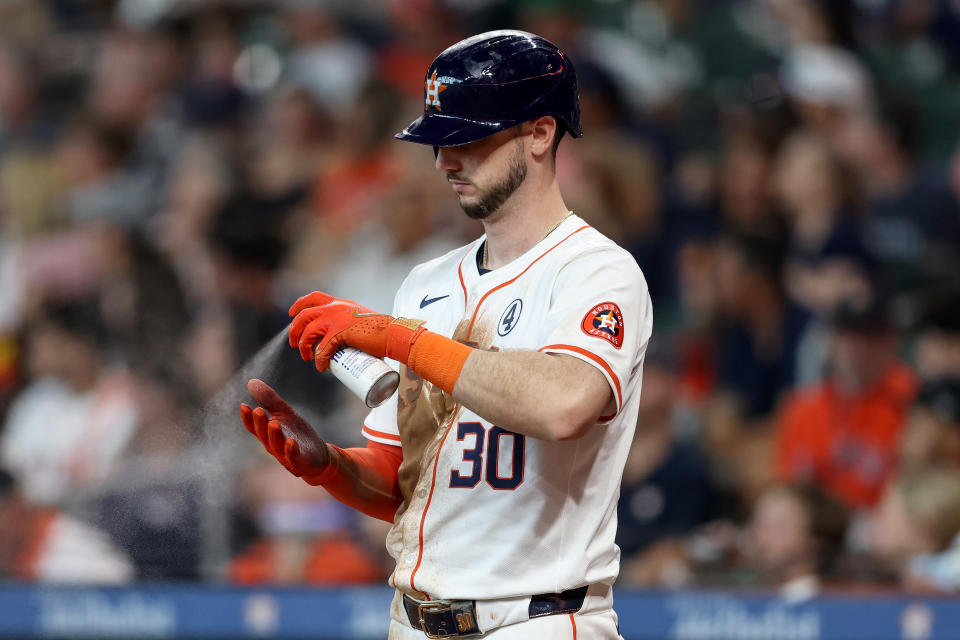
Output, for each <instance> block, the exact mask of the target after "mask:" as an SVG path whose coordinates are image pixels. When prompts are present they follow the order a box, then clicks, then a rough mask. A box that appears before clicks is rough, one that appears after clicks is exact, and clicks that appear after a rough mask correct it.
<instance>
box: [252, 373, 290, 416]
mask: <svg viewBox="0 0 960 640" xmlns="http://www.w3.org/2000/svg"><path fill="white" fill-rule="evenodd" d="M247 391H249V392H250V395H251V396H253V399H254V400H256V401H257V404H259V405H262V406H263V407H264V408H266V410H267V411H269V412H270V413H271V414H290V415H292V414H295V413H296V412H295V411H294V410H293V407H291V406H290V405H289V404H287V401H286V400H284V399H283V398H281V397H280V394H279V393H277V392H276V391H274V390H273V387H271V386H270V385H268V384H267V383H266V382H264V381H263V380H260V379H258V378H253V379H252V380H250V381H249V382H247Z"/></svg>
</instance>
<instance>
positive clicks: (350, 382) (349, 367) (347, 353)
mask: <svg viewBox="0 0 960 640" xmlns="http://www.w3.org/2000/svg"><path fill="white" fill-rule="evenodd" d="M330 372H331V373H332V374H333V375H334V376H336V378H337V380H339V381H340V382H342V383H343V384H344V386H346V387H347V389H350V391H352V392H353V393H354V394H356V396H357V397H358V398H360V399H361V400H363V402H364V403H365V404H366V405H367V406H368V407H370V408H371V409H372V408H374V407H377V406H380V405H381V404H383V402H384V401H385V400H386V399H387V398H389V397H390V396H391V395H393V392H394V391H396V390H397V387H398V386H399V385H400V374H399V373H397V372H396V371H394V370H393V369H392V368H391V367H390V365H388V364H387V363H386V362H384V361H383V360H381V359H380V358H374V357H373V356H371V355H370V354H368V353H364V352H363V351H360V350H359V349H354V348H353V347H343V348H342V349H340V350H339V351H337V352H336V353H334V354H333V357H332V358H330Z"/></svg>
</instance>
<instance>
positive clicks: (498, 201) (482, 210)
mask: <svg viewBox="0 0 960 640" xmlns="http://www.w3.org/2000/svg"><path fill="white" fill-rule="evenodd" d="M526 179H527V163H526V162H524V157H523V145H520V144H518V145H517V146H516V147H515V149H514V153H513V155H512V156H511V157H510V166H509V167H508V168H507V175H505V176H504V177H503V179H502V180H500V182H498V183H497V184H495V185H493V186H492V187H490V188H489V189H488V190H487V192H486V193H484V194H482V195H481V196H479V197H478V198H477V200H476V201H475V202H464V201H463V198H460V208H461V209H463V212H464V213H466V214H467V217H468V218H470V219H471V220H486V219H487V218H489V217H490V216H492V215H493V214H494V213H496V212H497V211H499V210H500V207H502V206H503V203H505V202H506V201H507V200H508V199H509V198H510V196H512V195H513V193H514V192H515V191H516V190H517V189H519V188H520V185H522V184H523V181H524V180H526Z"/></svg>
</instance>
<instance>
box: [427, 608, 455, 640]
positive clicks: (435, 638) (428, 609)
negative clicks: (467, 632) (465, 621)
mask: <svg viewBox="0 0 960 640" xmlns="http://www.w3.org/2000/svg"><path fill="white" fill-rule="evenodd" d="M444 609H446V610H447V611H449V610H450V604H449V603H447V602H424V603H422V604H420V603H418V604H417V615H418V616H420V630H421V631H423V634H424V635H425V636H427V637H428V638H430V639H431V640H438V639H442V638H453V637H454V636H456V635H458V634H457V632H456V631H454V630H451V631H452V633H448V634H445V635H442V636H438V635H434V634H432V633H430V631H428V630H427V623H426V621H425V620H424V619H423V613H424V611H427V612H441V611H443V610H444Z"/></svg>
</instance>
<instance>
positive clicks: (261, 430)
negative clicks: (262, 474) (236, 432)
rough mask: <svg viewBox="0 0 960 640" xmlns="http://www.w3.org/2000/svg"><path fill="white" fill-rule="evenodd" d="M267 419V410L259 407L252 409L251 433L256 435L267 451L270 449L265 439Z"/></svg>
mask: <svg viewBox="0 0 960 640" xmlns="http://www.w3.org/2000/svg"><path fill="white" fill-rule="evenodd" d="M269 421H270V419H269V418H268V417H267V412H266V411H264V410H263V409H262V408H261V407H257V408H256V409H254V410H253V435H255V436H257V440H259V441H260V442H261V444H263V446H264V447H266V448H267V450H268V451H269V449H270V442H269V440H267V422H269Z"/></svg>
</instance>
